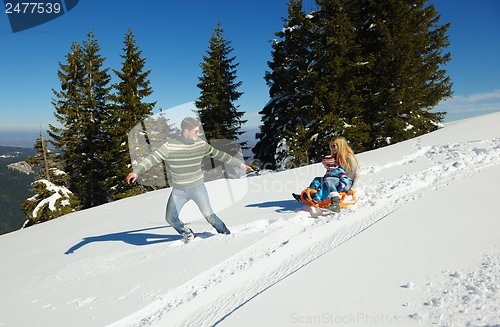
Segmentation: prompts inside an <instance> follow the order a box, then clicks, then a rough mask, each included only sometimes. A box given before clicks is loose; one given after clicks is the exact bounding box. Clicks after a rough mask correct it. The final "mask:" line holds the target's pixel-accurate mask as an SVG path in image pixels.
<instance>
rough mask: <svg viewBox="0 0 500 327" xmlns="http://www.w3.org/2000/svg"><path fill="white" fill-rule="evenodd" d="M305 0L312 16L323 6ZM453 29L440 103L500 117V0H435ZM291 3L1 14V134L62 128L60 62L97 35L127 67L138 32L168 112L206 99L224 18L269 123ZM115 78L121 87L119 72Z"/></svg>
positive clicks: (201, 1)
mask: <svg viewBox="0 0 500 327" xmlns="http://www.w3.org/2000/svg"><path fill="white" fill-rule="evenodd" d="M313 3H314V2H313V0H305V1H304V4H305V9H306V10H307V11H310V10H312V9H313V8H314V5H313ZM429 3H433V4H434V5H435V6H436V9H437V10H438V12H439V13H440V14H441V23H443V24H444V23H446V22H451V24H452V26H451V28H450V30H449V32H448V35H449V38H450V41H451V46H450V47H449V48H448V51H450V52H451V53H452V61H451V62H450V63H449V64H448V65H447V66H446V69H447V70H448V75H449V76H450V77H451V79H452V82H453V83H454V85H453V90H454V97H453V99H451V100H448V101H446V102H443V103H441V104H439V105H438V107H437V110H444V111H448V115H447V117H446V121H453V120H457V119H462V118H467V117H471V116H476V115H482V114H486V113H490V112H494V111H500V65H499V64H498V60H499V59H498V58H500V42H499V41H498V33H499V32H500V1H498V0H479V1H464V0H432V1H430V2H429ZM286 16H287V6H286V0H272V1H269V0H252V1H234V0H212V1H207V0H190V1H165V0H147V1H139V0H104V1H97V0H80V2H79V3H78V5H77V6H76V7H75V8H74V9H73V10H71V11H69V12H68V13H66V14H65V15H63V16H61V17H59V18H57V19H55V20H53V21H50V22H48V23H46V24H43V25H40V26H37V27H34V28H32V29H29V30H25V31H22V32H18V33H12V31H11V28H10V25H9V20H8V17H7V14H5V11H4V10H2V12H0V40H1V48H0V49H1V50H0V65H1V70H0V113H1V116H0V117H1V118H0V133H1V132H12V131H33V130H34V131H37V130H39V127H40V124H42V128H43V129H44V130H46V129H48V124H56V120H55V118H54V116H53V113H54V108H53V106H52V104H51V101H52V99H53V97H54V96H53V93H52V89H56V90H60V81H59V79H58V78H57V71H58V69H59V67H58V63H59V62H63V63H64V62H65V55H66V54H68V52H69V51H70V47H71V44H72V42H74V41H77V42H79V43H81V42H82V41H83V40H86V38H87V33H88V32H89V31H90V29H91V28H92V29H93V32H94V34H95V37H96V39H97V41H98V42H99V45H100V47H101V54H102V56H103V57H105V58H106V61H105V63H104V67H109V68H111V69H116V70H120V69H121V62H122V59H121V58H120V57H119V55H120V54H122V53H123V50H122V48H123V46H124V45H123V40H124V36H125V34H126V33H127V30H128V28H132V31H133V33H134V34H135V38H136V41H137V45H138V46H139V47H140V49H141V50H142V56H143V57H144V58H146V60H147V61H146V69H148V70H151V71H152V73H151V75H150V80H151V86H152V87H153V90H154V93H153V95H152V97H151V100H152V101H158V103H157V107H156V110H155V112H158V110H159V108H162V109H165V110H166V109H168V108H171V107H174V106H177V105H181V104H184V103H186V102H191V101H194V100H196V99H197V98H198V97H199V95H200V90H199V89H198V88H197V86H196V84H197V83H198V77H199V76H201V68H200V67H199V64H200V63H201V62H202V61H203V59H202V57H203V55H205V54H206V50H207V49H208V42H209V39H210V36H211V35H212V32H213V30H214V29H215V28H216V27H217V22H218V21H219V20H220V21H221V23H222V28H224V29H225V33H224V37H225V38H226V39H227V40H229V41H231V42H232V46H233V48H234V51H233V52H232V55H234V56H236V60H235V62H236V63H239V66H238V68H237V76H238V80H239V81H242V82H243V84H242V86H241V88H240V89H239V91H240V92H243V93H244V94H243V96H242V97H241V98H240V100H239V101H238V103H237V104H238V105H239V106H240V107H239V109H240V110H241V111H245V112H246V116H245V117H244V118H245V119H248V121H249V122H248V124H247V125H245V126H244V129H245V128H253V127H256V126H258V125H259V122H260V118H259V115H258V111H260V110H261V109H262V108H263V106H264V105H265V104H266V103H267V102H268V99H269V96H268V87H267V85H266V84H265V81H264V73H265V71H266V70H268V67H267V61H268V60H270V59H271V44H270V42H269V41H270V40H271V39H273V38H274V37H275V36H274V32H276V31H279V30H281V28H282V27H283V21H282V17H286ZM112 76H113V81H112V82H116V81H117V80H116V77H115V76H114V74H112Z"/></svg>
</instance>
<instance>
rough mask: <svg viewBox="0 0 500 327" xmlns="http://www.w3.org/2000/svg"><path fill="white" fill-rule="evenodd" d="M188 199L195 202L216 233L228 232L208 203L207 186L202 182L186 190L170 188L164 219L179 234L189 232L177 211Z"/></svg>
mask: <svg viewBox="0 0 500 327" xmlns="http://www.w3.org/2000/svg"><path fill="white" fill-rule="evenodd" d="M190 200H193V201H194V202H195V203H196V205H197V206H198V208H199V209H200V211H201V213H202V214H203V217H205V219H206V220H207V222H208V223H209V224H210V225H212V226H213V227H214V228H215V230H217V232H218V233H221V234H229V230H228V229H227V227H226V225H225V224H224V222H223V221H222V220H221V219H220V218H219V217H217V215H216V214H215V213H214V211H213V210H212V206H211V205H210V200H209V198H208V192H207V188H206V187H205V185H204V184H202V185H199V186H196V187H193V188H190V189H186V190H179V189H176V188H173V189H172V192H171V193H170V197H169V198H168V202H167V209H166V212H165V220H166V221H167V222H168V223H169V224H170V226H172V227H173V228H174V229H175V230H176V231H177V232H178V233H179V234H181V235H186V234H189V233H190V232H191V230H190V229H189V228H187V227H185V225H184V223H183V222H182V221H181V220H180V219H179V212H180V211H181V209H182V207H184V205H185V204H186V203H187V202H188V201H190Z"/></svg>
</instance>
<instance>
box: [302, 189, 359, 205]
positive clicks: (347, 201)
mask: <svg viewBox="0 0 500 327" xmlns="http://www.w3.org/2000/svg"><path fill="white" fill-rule="evenodd" d="M317 192H318V191H317V190H315V189H313V188H309V187H308V188H306V189H305V190H303V191H302V193H300V200H301V201H302V202H304V203H305V204H307V205H311V206H315V207H319V208H323V207H326V206H328V205H330V203H331V202H330V199H325V200H323V201H319V202H316V201H314V200H313V197H314V195H315V194H316V193H317ZM339 195H340V207H341V208H344V207H347V206H350V205H353V204H355V203H356V202H358V197H357V195H356V191H354V192H352V195H347V192H339Z"/></svg>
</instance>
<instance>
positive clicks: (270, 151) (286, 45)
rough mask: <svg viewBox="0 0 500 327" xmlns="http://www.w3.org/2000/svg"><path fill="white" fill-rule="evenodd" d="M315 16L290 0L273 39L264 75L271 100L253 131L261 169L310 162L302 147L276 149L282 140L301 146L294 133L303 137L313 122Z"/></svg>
mask: <svg viewBox="0 0 500 327" xmlns="http://www.w3.org/2000/svg"><path fill="white" fill-rule="evenodd" d="M314 19H315V17H314V14H310V15H308V14H306V13H305V12H304V11H303V9H302V0H290V1H289V2H288V18H286V19H284V26H283V29H282V30H281V31H279V32H276V33H275V35H276V36H277V37H278V39H276V40H273V44H272V49H273V50H272V61H270V62H268V66H269V68H270V71H267V72H266V74H265V80H266V82H267V85H268V86H269V97H270V101H269V102H268V103H267V104H266V105H265V106H264V108H263V109H262V110H261V111H260V112H259V113H260V114H261V116H262V117H261V122H262V124H261V126H260V131H259V132H258V133H257V134H256V138H257V139H259V141H258V142H257V144H256V145H255V147H254V148H253V152H254V154H255V157H256V158H258V159H259V160H260V162H261V165H262V166H263V167H264V168H270V169H274V168H277V167H276V164H277V163H279V166H280V167H281V166H282V165H283V162H285V161H286V166H287V167H291V166H294V165H302V164H306V163H308V161H309V154H308V148H307V147H305V146H304V147H302V150H300V151H302V154H304V152H303V151H305V152H306V153H305V154H304V155H301V156H293V155H291V154H290V153H288V151H289V150H290V147H289V146H287V147H285V148H283V147H282V146H280V147H279V151H277V150H278V144H281V145H282V144H284V143H286V144H288V145H289V144H296V146H303V145H302V144H299V143H300V142H299V140H298V139H296V136H297V133H300V134H301V135H302V137H304V134H307V133H308V132H309V130H308V129H307V127H305V126H309V125H310V124H311V122H312V121H313V120H312V119H313V108H312V106H311V105H312V98H311V89H310V85H308V79H307V76H308V74H309V70H310V66H311V64H313V57H312V52H311V50H312V49H311V42H312V40H313V34H312V29H313V26H314V25H313V24H314ZM299 130H300V131H299ZM311 136H312V135H311ZM306 139H307V136H306ZM284 149H287V150H284ZM297 150H298V149H297ZM298 151H299V150H298ZM304 160H305V161H304Z"/></svg>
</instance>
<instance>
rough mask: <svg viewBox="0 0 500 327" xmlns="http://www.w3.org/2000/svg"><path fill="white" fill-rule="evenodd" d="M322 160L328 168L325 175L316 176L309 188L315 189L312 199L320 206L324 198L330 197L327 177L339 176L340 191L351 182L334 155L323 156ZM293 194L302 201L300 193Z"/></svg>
mask: <svg viewBox="0 0 500 327" xmlns="http://www.w3.org/2000/svg"><path fill="white" fill-rule="evenodd" d="M321 162H322V163H323V167H325V169H326V172H325V175H324V176H323V177H315V178H314V179H313V180H312V182H311V183H310V184H309V187H308V189H312V190H313V191H312V192H310V193H313V195H312V200H313V201H314V202H315V203H316V204H319V205H320V206H322V202H323V201H324V200H326V199H328V194H329V193H330V192H329V191H328V187H327V186H326V185H325V183H324V179H325V178H327V177H336V178H338V179H339V187H338V189H337V190H338V191H339V192H342V191H345V187H346V186H347V183H348V182H349V178H348V177H347V173H346V171H345V170H344V169H342V168H341V167H339V166H338V165H337V163H336V162H335V158H334V157H332V156H326V157H324V158H323V160H322V161H321ZM306 190H307V189H306ZM292 196H293V197H294V198H295V199H296V200H297V201H302V199H301V197H300V194H295V193H292Z"/></svg>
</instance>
